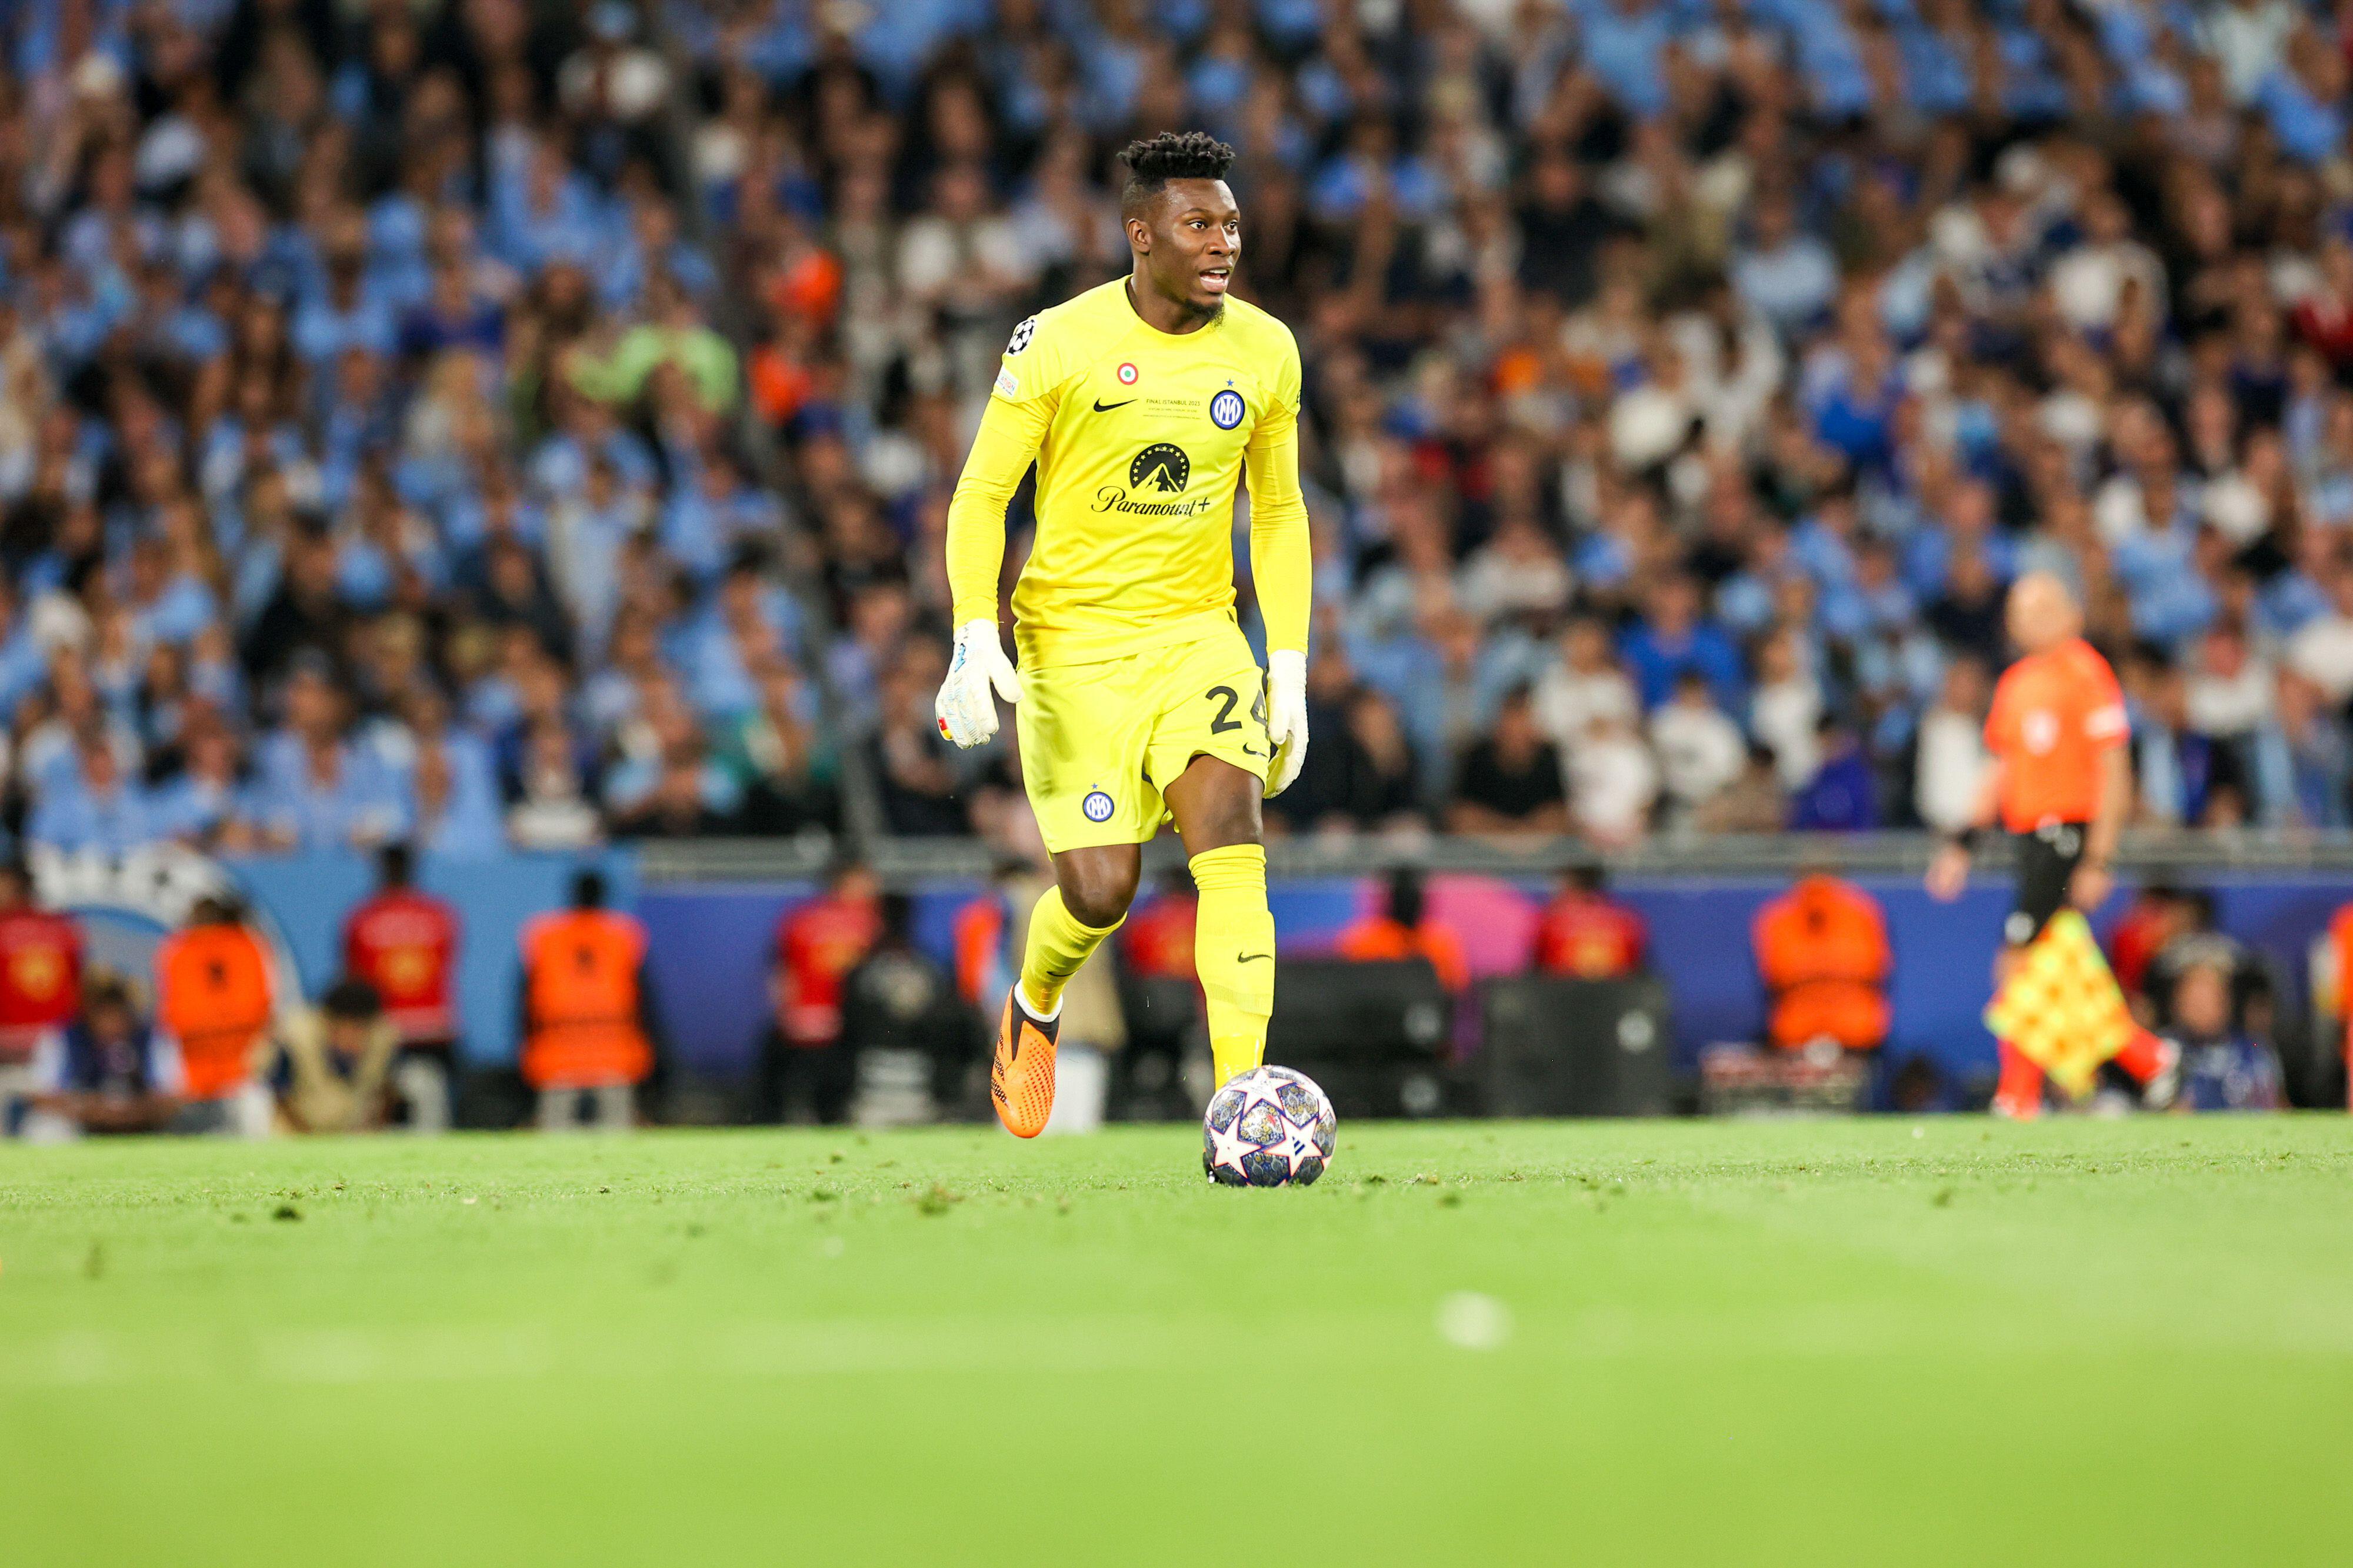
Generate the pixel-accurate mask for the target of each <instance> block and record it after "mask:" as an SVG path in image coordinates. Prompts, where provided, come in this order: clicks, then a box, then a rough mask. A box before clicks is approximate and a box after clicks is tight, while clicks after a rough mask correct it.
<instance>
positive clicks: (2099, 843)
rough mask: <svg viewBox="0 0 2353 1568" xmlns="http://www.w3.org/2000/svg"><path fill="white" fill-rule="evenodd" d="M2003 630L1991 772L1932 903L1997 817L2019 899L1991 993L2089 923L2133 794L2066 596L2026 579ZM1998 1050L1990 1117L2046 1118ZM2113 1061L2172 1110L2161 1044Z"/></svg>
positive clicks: (2111, 711)
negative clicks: (2030, 952)
mask: <svg viewBox="0 0 2353 1568" xmlns="http://www.w3.org/2000/svg"><path fill="white" fill-rule="evenodd" d="M2007 618H2008V626H2009V630H2010V641H2011V642H2013V643H2014V644H2016V645H2017V647H2018V650H2019V654H2020V658H2019V660H2018V662H2017V663H2015V664H2013V665H2011V666H2010V668H2009V669H2008V670H2006V671H2005V672H2003V675H2002V678H2001V682H2000V685H1998V686H1997V687H1995V688H1994V694H1993V707H1992V710H1990V711H1989V712H1988V713H1987V715H1986V730H1985V738H1986V749H1987V750H1988V751H1989V752H1992V753H1993V765H1992V766H1991V767H1989V768H1988V769H1987V770H1986V772H1985V777H1984V779H1983V781H1982V783H1981V784H1979V786H1978V799H1977V802H1976V805H1975V808H1974V810H1973V811H1972V812H1971V814H1970V816H1969V818H1968V826H1966V827H1965V828H1964V829H1963V831H1962V832H1961V833H1959V834H1957V835H1956V836H1955V837H1953V838H1952V839H1951V840H1950V841H1948V842H1947V844H1946V845H1945V846H1944V847H1943V848H1941V849H1940V850H1938V851H1937V854H1936V859H1935V861H1934V862H1933V863H1932V864H1931V865H1930V866H1929V868H1928V891H1929V893H1930V894H1931V895H1932V896H1933V897H1936V898H1937V899H1940V900H1953V899H1957V898H1958V897H1959V896H1960V894H1961V889H1963V888H1965V887H1966V886H1967V885H1968V875H1969V842H1970V840H1971V838H1972V837H1974V836H1975V835H1976V834H1977V832H1978V830H1980V829H1982V828H1984V827H1987V826H1991V825H1992V823H1993V822H1994V821H1995V819H1996V817H1997V816H1999V817H2000V822H2001V825H2002V826H2003V828H2004V829H2006V830H2007V831H2008V832H2009V833H2010V836H2011V838H2012V840H2013V841H2014V842H2015V843H2016V845H2017V847H2018V897H2017V901H2016V903H2015V904H2014V905H2013V907H2012V909H2011V910H2010V916H2009V918H2008V920H2006V921H2004V922H2003V924H2002V931H2001V935H2002V942H2003V951H2002V955H2001V958H2000V961H1999V963H1998V966H1997V969H1996V974H1997V984H1999V982H2000V977H2003V976H2006V975H2007V974H2008V973H2009V968H2010V964H2012V963H2015V962H2016V961H2017V959H2018V956H2019V955H2020V954H2021V952H2024V951H2025V949H2026V947H2027V945H2028V944H2029V943H2030V942H2032V941H2033V940H2034V939H2035V938H2036V937H2037V936H2039V935H2041V934H2042V928H2043V926H2044V925H2045V924H2046V923H2047V922H2048V921H2050V919H2051V917H2052V916H2053V915H2055V914H2057V913H2058V912H2059V911H2060V910H2062V909H2064V908H2066V907H2067V906H2068V905H2069V904H2071V903H2072V904H2073V906H2074V907H2075V908H2077V909H2079V910H2084V911H2085V912H2086V913H2089V912H2090V911H2091V910H2095V909H2097V908H2099V907H2100V905H2101V903H2102V902H2103V901H2105V900H2106V898H2107V896H2108V889H2109V888H2110V887H2111V886H2112V879H2111V876H2110V874H2109V871H2108V861H2109V858H2110V857H2112V856H2113V855H2115V853H2116V838H2117V836H2118V835H2119V834H2120V833H2122V832H2123V830H2124V822H2125V813H2126V810H2127V809H2128V808H2129V807H2130V805H2131V804H2132V787H2133V786H2132V763H2131V759H2130V758H2129V757H2128V756H2127V755H2126V742H2127V741H2128V740H2129V739H2130V738H2131V737H2130V729H2129V726H2128V725H2127V723H2126V718H2125V700H2124V693H2123V691H2122V690H2121V689H2119V688H2118V687H2117V685H2116V672H2115V671H2114V670H2112V669H2110V668H2108V661H2107V660H2106V659H2105V658H2101V657H2100V655H2099V651H2098V650H2097V649H2095V648H2094V647H2092V645H2091V644H2090V643H2087V642H2085V641H2084V637H2083V617H2082V615H2081V614H2080V612H2079V611H2078V610H2077V609H2076V607H2075V601H2074V599H2073V597H2072V596H2071V595H2069V594H2068V591H2067V588H2066V585H2065V584H2063V583H2062V582H2060V580H2059V579H2058V578H2056V577H2054V576H2052V575H2051V574H2048V573H2042V572H2034V573H2029V574H2027V575H2025V576H2023V577H2021V578H2020V579H2019V580H2018V582H2017V584H2015V585H2014V586H2013V587H2012V588H2011V589H2010V603H2009V605H2008V607H2007ZM1999 1046H2000V1052H2001V1079H2000V1086H1999V1087H1998V1088H1997V1089H1995V1091H1994V1100H1993V1109H1994V1110H1995V1112H1996V1113H1997V1114H2000V1115H2005V1116H2011V1117H2016V1118H2021V1119H2025V1118H2031V1117H2034V1116H2038V1115H2040V1114H2042V1078H2043V1074H2042V1068H2040V1067H2039V1066H2037V1065H2036V1064H2035V1063H2034V1062H2032V1061H2031V1060H2029V1059H2028V1058H2027V1057H2026V1056H2025V1054H2024V1053H2023V1052H2021V1051H2020V1050H2018V1049H2017V1048H2016V1047H2013V1046H2011V1045H2010V1042H2009V1041H2007V1040H2003V1041H2000V1042H1999ZM2116 1061H2117V1063H2118V1065H2119V1066H2121V1067H2123V1068H2124V1069H2125V1070H2126V1071H2127V1072H2129V1073H2131V1074H2132V1076H2133V1077H2134V1078H2136V1079H2139V1080H2140V1082H2141V1084H2142V1086H2143V1089H2144V1091H2145V1093H2147V1096H2148V1098H2149V1099H2150V1100H2152V1101H2155V1102H2161V1101H2162V1100H2164V1099H2165V1098H2167V1093H2168V1089H2169V1087H2170V1085H2171V1083H2172V1081H2173V1066H2172V1053H2171V1052H2169V1051H2168V1048H2167V1047H2165V1045H2164V1043H2163V1042H2161V1041H2159V1040H2158V1039H2157V1038H2156V1037H2154V1036H2152V1035H2149V1034H2147V1033H2145V1032H2142V1033H2137V1034H2136V1035H2135V1036H2134V1037H2133V1039H2132V1042H2131V1043H2130V1044H2128V1045H2127V1046H2126V1047H2125V1048H2124V1050H2123V1051H2121V1052H2119V1053H2118V1055H2117V1057H2116Z"/></svg>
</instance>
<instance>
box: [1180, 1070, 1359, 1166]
mask: <svg viewBox="0 0 2353 1568" xmlns="http://www.w3.org/2000/svg"><path fill="white" fill-rule="evenodd" d="M1338 1127H1339V1119H1338V1118H1337V1117H1335V1116H1334V1115H1333V1114H1332V1102H1331V1100H1327V1099H1325V1098H1324V1091H1323V1090H1322V1089H1318V1088H1316V1087H1315V1080H1314V1079H1311V1078H1309V1077H1308V1076H1307V1075H1306V1074H1305V1073H1298V1072H1293V1071H1292V1070H1291V1069H1290V1068H1251V1069H1250V1071H1248V1072H1245V1073H1237V1074H1235V1075H1234V1076H1233V1077H1232V1078H1231V1079H1228V1080H1227V1081H1226V1087H1225V1088H1223V1089H1219V1090H1218V1092H1217V1093H1216V1094H1215V1095H1213V1096H1211V1097H1210V1100H1209V1114H1208V1116H1206V1117H1204V1118H1203V1119H1202V1121H1201V1169H1202V1170H1203V1171H1205V1172H1207V1173H1208V1176H1209V1179H1210V1180H1211V1181H1213V1182H1219V1183H1222V1184H1225V1185H1227V1186H1229V1187H1293V1186H1296V1187H1303V1186H1305V1185H1307V1184H1308V1183H1310V1182H1312V1181H1314V1179H1315V1178H1316V1177H1318V1176H1320V1175H1322V1174H1323V1173H1324V1166H1326V1165H1329V1164H1330V1163H1332V1140H1333V1136H1334V1134H1335V1131H1337V1129H1338Z"/></svg>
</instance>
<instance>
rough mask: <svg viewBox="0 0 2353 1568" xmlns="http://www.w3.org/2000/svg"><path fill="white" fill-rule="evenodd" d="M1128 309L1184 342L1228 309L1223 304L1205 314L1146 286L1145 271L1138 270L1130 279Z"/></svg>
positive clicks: (1147, 323) (1150, 324)
mask: <svg viewBox="0 0 2353 1568" xmlns="http://www.w3.org/2000/svg"><path fill="white" fill-rule="evenodd" d="M1127 308H1128V309H1129V310H1133V311H1134V312H1135V314H1136V319H1137V320H1138V321H1142V322H1143V323H1144V324H1145V326H1147V327H1150V328H1151V329H1152V330H1153V331H1155V332H1166V333H1167V334H1168V335H1169V336H1170V337H1172V338H1181V337H1183V336H1184V335H1185V334H1186V333H1187V332H1198V331H1200V330H1201V329H1202V328H1203V327H1206V326H1208V324H1209V323H1210V322H1211V321H1216V320H1217V319H1218V317H1219V315H1221V314H1222V313H1223V312H1224V310H1225V308H1226V305H1225V301H1224V300H1219V301H1218V303H1217V304H1215V305H1213V306H1211V307H1210V308H1209V309H1208V310H1198V309H1197V308H1195V307H1194V306H1191V305H1188V304H1187V303H1185V301H1184V300H1171V299H1169V298H1168V297H1167V296H1166V295H1165V294H1163V293H1161V292H1160V291H1159V290H1157V289H1154V288H1153V287H1152V286H1151V285H1150V284H1149V283H1147V282H1145V279H1144V274H1143V271H1142V269H1141V268H1138V269H1137V270H1136V271H1134V272H1131V273H1129V274H1128V277H1127Z"/></svg>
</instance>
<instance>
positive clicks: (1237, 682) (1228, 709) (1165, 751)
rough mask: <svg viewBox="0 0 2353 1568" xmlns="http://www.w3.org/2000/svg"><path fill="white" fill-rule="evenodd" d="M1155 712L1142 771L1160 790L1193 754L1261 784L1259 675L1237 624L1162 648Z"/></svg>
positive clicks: (1264, 746) (1265, 752) (1263, 749)
mask: <svg viewBox="0 0 2353 1568" xmlns="http://www.w3.org/2000/svg"><path fill="white" fill-rule="evenodd" d="M1154 685H1155V689H1156V691H1157V695H1158V701H1157V703H1156V709H1157V711H1156V714H1155V719H1154V721H1153V726H1152V739H1151V744H1150V746H1149V748H1148V749H1147V752H1146V755H1145V773H1147V774H1148V775H1150V777H1151V780H1152V784H1153V787H1154V788H1155V789H1157V790H1161V791H1163V792H1165V791H1166V789H1167V788H1168V786H1169V785H1170V784H1173V783H1175V782H1176V779H1177V778H1179V777H1180V776H1182V775H1183V773H1184V772H1185V770H1186V769H1187V768H1188V767H1190V766H1191V765H1192V763H1193V759H1194V758H1196V757H1215V758H1217V759H1218V760H1219V761H1220V762H1225V763H1232V764H1233V765H1234V766H1235V767H1238V768H1240V769H1241V771H1242V772H1244V773H1249V774H1250V776H1251V777H1253V778H1255V779H1257V780H1258V781H1259V784H1260V785H1261V788H1263V787H1264V785H1265V783H1266V770H1267V766H1268V759H1269V757H1270V756H1271V753H1272V752H1273V750H1274V748H1273V747H1272V746H1271V745H1269V744H1268V743H1267V734H1266V675H1265V672H1264V671H1262V670H1261V669H1260V668H1259V667H1258V660H1257V659H1256V658H1253V657H1251V654H1250V644H1249V643H1248V642H1246V641H1245V640H1243V637H1242V634H1241V632H1240V630H1239V629H1235V630H1231V631H1229V632H1227V633H1225V634H1222V635H1220V636H1218V637H1203V638H1201V639H1200V640H1199V641H1198V642H1190V643H1185V644H1183V645H1181V646H1179V647H1173V648H1170V649H1168V650H1167V651H1166V653H1165V654H1163V655H1161V656H1160V657H1159V659H1158V669H1157V671H1156V675H1155V681H1154Z"/></svg>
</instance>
